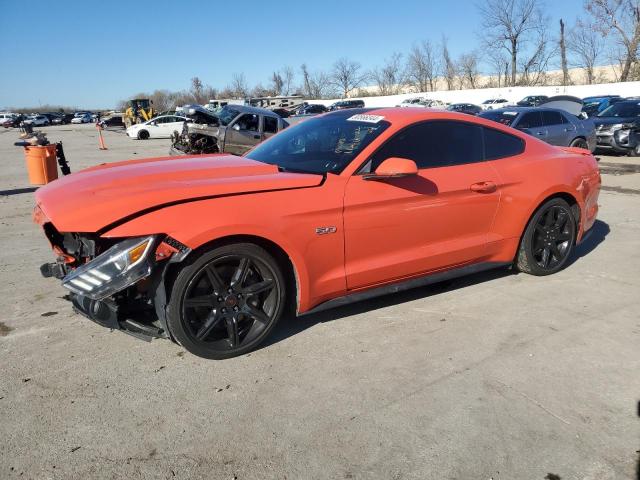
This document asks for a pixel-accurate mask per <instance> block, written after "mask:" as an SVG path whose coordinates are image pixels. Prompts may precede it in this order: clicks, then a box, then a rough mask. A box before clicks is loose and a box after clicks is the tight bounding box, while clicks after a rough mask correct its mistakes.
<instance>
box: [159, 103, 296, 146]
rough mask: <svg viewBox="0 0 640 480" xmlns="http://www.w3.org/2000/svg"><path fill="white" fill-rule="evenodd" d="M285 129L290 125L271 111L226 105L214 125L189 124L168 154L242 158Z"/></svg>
mask: <svg viewBox="0 0 640 480" xmlns="http://www.w3.org/2000/svg"><path fill="white" fill-rule="evenodd" d="M294 118H295V117H294ZM288 126H289V122H288V121H287V120H285V119H283V118H282V117H280V116H279V115H277V114H275V113H274V112H273V111H272V110H267V109H264V108H257V107H250V106H245V105H225V106H224V107H222V109H221V110H220V111H219V112H218V114H217V117H216V122H215V124H202V123H195V122H194V123H189V124H188V125H187V128H186V129H185V130H183V131H182V132H180V134H179V135H175V136H174V138H173V142H172V145H171V149H170V151H169V153H170V154H172V155H183V154H200V153H218V152H219V153H232V154H234V155H243V154H244V153H246V152H247V151H248V150H250V149H252V148H253V147H255V146H256V145H257V144H259V143H260V142H262V141H263V140H266V139H267V138H269V137H271V136H273V135H275V134H276V133H278V132H279V131H281V130H283V129H285V128H287V127H288Z"/></svg>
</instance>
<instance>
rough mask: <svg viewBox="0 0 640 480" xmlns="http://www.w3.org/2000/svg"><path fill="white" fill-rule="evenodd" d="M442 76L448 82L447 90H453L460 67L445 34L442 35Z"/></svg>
mask: <svg viewBox="0 0 640 480" xmlns="http://www.w3.org/2000/svg"><path fill="white" fill-rule="evenodd" d="M442 76H443V77H444V79H445V81H446V82H447V90H453V89H454V88H455V82H456V78H457V77H458V69H457V68H456V64H455V62H454V61H453V59H452V58H451V54H450V53H449V47H448V46H447V38H446V37H444V36H443V37H442Z"/></svg>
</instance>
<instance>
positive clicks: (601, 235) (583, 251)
mask: <svg viewBox="0 0 640 480" xmlns="http://www.w3.org/2000/svg"><path fill="white" fill-rule="evenodd" d="M609 232H611V229H610V228H609V224H608V223H606V222H603V221H602V220H596V221H595V223H594V224H593V227H591V233H590V234H589V236H588V237H587V238H585V239H584V240H583V241H582V243H580V245H578V246H577V247H576V248H575V250H574V251H573V255H572V256H571V258H570V259H569V262H568V263H567V267H570V266H571V265H573V264H574V263H576V262H577V261H578V260H580V259H581V258H582V257H584V256H586V255H588V254H589V253H591V252H592V251H593V250H595V249H596V248H597V247H598V245H600V244H601V243H602V242H604V240H605V238H606V236H607V235H609Z"/></svg>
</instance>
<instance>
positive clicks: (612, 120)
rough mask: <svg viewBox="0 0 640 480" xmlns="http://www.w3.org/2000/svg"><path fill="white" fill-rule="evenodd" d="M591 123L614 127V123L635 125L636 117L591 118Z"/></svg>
mask: <svg viewBox="0 0 640 480" xmlns="http://www.w3.org/2000/svg"><path fill="white" fill-rule="evenodd" d="M591 120H593V123H595V124H596V126H598V125H615V124H616V123H636V122H638V120H640V119H639V118H638V117H591Z"/></svg>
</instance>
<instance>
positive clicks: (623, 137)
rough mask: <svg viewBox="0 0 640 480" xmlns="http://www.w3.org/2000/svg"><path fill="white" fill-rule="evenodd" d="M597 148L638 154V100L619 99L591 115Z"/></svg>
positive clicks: (639, 145) (639, 112) (639, 128)
mask: <svg viewBox="0 0 640 480" xmlns="http://www.w3.org/2000/svg"><path fill="white" fill-rule="evenodd" d="M593 122H594V123H595V125H596V135H597V138H598V148H599V149H602V150H610V151H614V152H617V153H626V154H630V155H633V156H636V157H637V156H640V102H639V101H638V100H621V101H619V102H616V103H614V104H613V105H611V106H610V107H608V108H606V109H605V110H603V111H602V112H600V113H599V114H598V115H597V116H595V117H593Z"/></svg>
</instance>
